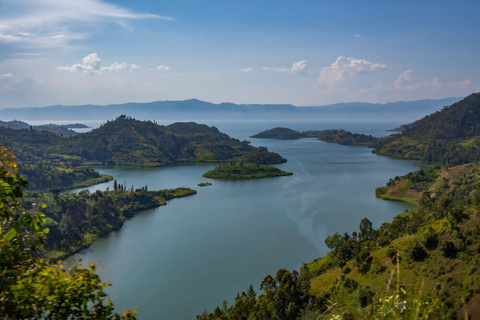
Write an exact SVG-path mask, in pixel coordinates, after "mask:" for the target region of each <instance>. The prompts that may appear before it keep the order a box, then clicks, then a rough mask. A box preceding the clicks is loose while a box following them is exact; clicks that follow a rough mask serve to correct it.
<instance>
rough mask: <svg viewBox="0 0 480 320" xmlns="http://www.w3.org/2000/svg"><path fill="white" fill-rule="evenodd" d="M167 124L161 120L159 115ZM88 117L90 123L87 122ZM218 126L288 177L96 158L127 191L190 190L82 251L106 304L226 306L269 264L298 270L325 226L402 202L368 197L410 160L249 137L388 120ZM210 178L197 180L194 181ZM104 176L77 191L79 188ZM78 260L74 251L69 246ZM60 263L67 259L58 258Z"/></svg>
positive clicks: (270, 269)
mask: <svg viewBox="0 0 480 320" xmlns="http://www.w3.org/2000/svg"><path fill="white" fill-rule="evenodd" d="M157 122H158V123H159V124H169V123H171V122H161V121H158V120H157ZM98 124H99V123H97V125H98ZM207 124H209V125H215V126H217V127H218V128H219V129H220V131H222V132H225V133H227V134H229V135H231V136H232V137H235V138H239V139H241V140H244V139H248V140H250V141H251V143H252V145H255V146H267V147H268V148H269V150H271V151H275V152H278V153H279V154H281V155H282V156H283V157H285V158H287V159H288V162H287V163H284V164H281V165H278V167H279V168H281V169H282V170H287V171H292V172H293V173H294V174H293V176H286V177H278V178H267V179H260V180H248V181H218V180H209V179H205V178H202V175H203V174H204V173H205V172H206V171H208V170H210V169H212V168H213V167H214V165H213V164H196V165H176V166H169V167H163V168H125V167H99V168H96V169H98V170H99V171H100V172H101V173H105V174H110V175H112V176H114V177H115V178H116V179H117V181H118V182H120V183H123V182H125V183H126V184H127V187H130V186H134V187H135V188H138V187H142V186H145V185H148V188H149V189H150V190H153V189H164V188H176V187H190V188H193V189H196V190H197V191H198V194H197V195H194V196H191V197H187V198H181V199H174V200H172V201H169V202H168V205H167V206H164V207H160V208H157V209H153V210H148V211H144V212H142V213H140V214H138V215H137V216H135V217H134V218H132V219H130V220H128V221H127V222H126V223H125V225H124V226H123V227H122V228H121V229H120V230H118V231H116V232H112V233H110V234H109V235H108V236H106V237H104V238H102V239H99V240H98V241H96V242H95V243H94V244H93V245H92V246H91V247H90V248H88V249H86V250H84V251H82V252H81V253H80V256H81V257H82V258H83V259H84V261H86V262H89V261H93V262H99V261H101V263H102V264H103V265H104V267H103V268H102V269H101V272H102V279H103V280H104V281H112V283H113V286H112V287H109V288H108V289H107V292H108V293H109V295H110V296H111V297H112V298H113V300H114V303H115V305H116V307H117V309H118V310H121V309H123V308H128V307H130V308H136V307H138V308H139V312H138V317H139V319H195V315H197V314H200V313H202V312H203V311H204V310H205V309H207V310H209V311H213V309H214V308H215V307H216V306H217V305H221V304H222V302H223V300H224V299H227V300H228V302H230V303H233V302H234V298H235V296H236V294H237V292H241V291H246V290H247V288H248V286H249V285H250V284H253V286H254V288H255V290H257V291H258V290H259V285H260V282H261V280H262V279H263V277H265V276H266V275H267V274H272V275H274V274H275V273H276V271H277V270H278V269H280V268H285V269H288V270H292V269H297V270H298V269H299V268H300V266H301V265H302V262H309V261H311V260H313V259H315V258H318V257H321V256H323V255H325V254H326V253H327V251H328V250H327V248H326V246H325V243H324V240H325V238H326V237H327V236H329V235H332V234H334V233H335V232H339V233H343V232H345V231H348V232H349V233H351V232H352V231H356V230H358V226H359V224H360V220H361V219H362V218H364V217H367V218H368V219H369V220H371V221H372V222H373V224H374V226H375V227H378V226H379V225H380V224H381V223H382V222H384V221H390V220H391V219H392V217H393V216H395V215H397V214H398V213H400V212H402V211H404V210H407V209H410V208H412V206H410V205H408V204H403V203H399V202H391V201H384V200H381V199H377V198H376V197H375V188H376V187H379V186H383V185H385V184H386V182H387V181H388V180H389V179H390V178H394V177H395V176H401V175H404V174H406V173H408V172H411V171H415V170H417V169H418V167H416V166H415V165H414V163H413V162H412V161H404V160H395V159H390V158H387V157H382V156H377V155H375V154H372V152H371V149H368V148H366V147H352V146H340V145H337V144H329V143H325V142H321V141H318V140H315V139H302V140H295V141H277V140H267V139H249V138H248V137H249V136H250V135H253V134H255V133H258V132H260V131H263V130H266V129H271V128H273V127H276V126H285V127H289V128H292V129H296V130H302V131H304V130H323V129H332V128H335V129H336V128H343V129H345V130H351V131H354V132H362V133H367V134H373V135H376V136H384V135H386V134H387V132H386V131H385V130H386V129H390V128H394V127H397V126H398V125H400V124H399V123H355V122H352V123H328V122H323V123H322V122H318V121H317V122H300V121H297V122H290V123H285V122H283V123H280V122H274V121H271V122H268V121H267V122H266V121H256V122H232V121H229V122H215V123H207ZM206 181H210V182H212V183H213V185H212V186H209V187H203V188H200V187H197V184H198V183H200V182H206ZM107 187H109V188H110V189H112V188H113V182H109V183H104V184H100V185H97V186H93V187H90V188H87V189H89V190H91V191H94V190H97V189H101V190H104V189H106V188H107ZM77 257H78V255H77ZM68 261H69V263H71V262H72V258H70V259H68Z"/></svg>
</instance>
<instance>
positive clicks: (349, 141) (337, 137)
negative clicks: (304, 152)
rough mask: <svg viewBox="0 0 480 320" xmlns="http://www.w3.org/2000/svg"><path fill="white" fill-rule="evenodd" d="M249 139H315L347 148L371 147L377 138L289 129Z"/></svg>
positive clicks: (276, 129) (335, 130)
mask: <svg viewBox="0 0 480 320" xmlns="http://www.w3.org/2000/svg"><path fill="white" fill-rule="evenodd" d="M251 138H263V139H277V140H297V139H300V138H317V139H318V140H321V141H325V142H330V143H338V144H342V145H349V146H368V147H371V146H373V145H374V144H375V143H376V141H377V138H375V137H373V136H371V135H366V134H361V133H351V132H348V131H345V130H343V129H332V130H321V131H305V132H298V131H295V130H292V129H289V128H280V127H277V128H273V129H270V130H266V131H262V132H260V133H257V134H255V135H253V136H251Z"/></svg>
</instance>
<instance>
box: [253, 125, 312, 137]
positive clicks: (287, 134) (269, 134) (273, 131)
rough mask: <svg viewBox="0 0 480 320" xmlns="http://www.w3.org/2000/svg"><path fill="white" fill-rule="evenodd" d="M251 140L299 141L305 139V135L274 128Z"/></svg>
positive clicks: (258, 134)
mask: <svg viewBox="0 0 480 320" xmlns="http://www.w3.org/2000/svg"><path fill="white" fill-rule="evenodd" d="M251 138H263V139H277V140H297V139H300V138H305V134H304V133H302V132H298V131H295V130H292V129H288V128H280V127H277V128H273V129H270V130H265V131H262V132H260V133H257V134H255V135H253V136H251Z"/></svg>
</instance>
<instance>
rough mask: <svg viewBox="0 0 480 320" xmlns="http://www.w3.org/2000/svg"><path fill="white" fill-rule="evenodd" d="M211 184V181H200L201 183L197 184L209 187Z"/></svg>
mask: <svg viewBox="0 0 480 320" xmlns="http://www.w3.org/2000/svg"><path fill="white" fill-rule="evenodd" d="M211 185H212V184H211V183H210V182H200V183H199V184H197V186H199V187H209V186H211Z"/></svg>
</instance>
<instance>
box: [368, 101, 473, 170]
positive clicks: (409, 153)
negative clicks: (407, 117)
mask: <svg viewBox="0 0 480 320" xmlns="http://www.w3.org/2000/svg"><path fill="white" fill-rule="evenodd" d="M375 147H376V150H375V152H376V153H378V154H381V155H387V156H392V157H398V158H404V159H415V160H419V163H420V164H426V165H432V164H438V165H444V166H455V165H460V164H464V163H469V162H472V161H477V160H479V159H480V93H474V94H471V95H470V96H468V97H466V98H465V99H463V100H461V101H459V102H457V103H454V104H452V105H451V106H449V107H445V108H443V109H442V110H441V111H438V112H436V113H433V114H431V115H429V116H426V117H424V118H423V119H421V120H418V121H416V122H414V123H413V124H410V125H408V127H406V129H405V131H403V132H402V133H401V134H396V135H392V136H389V137H386V138H383V139H380V140H379V141H378V143H377V144H376V145H375Z"/></svg>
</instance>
